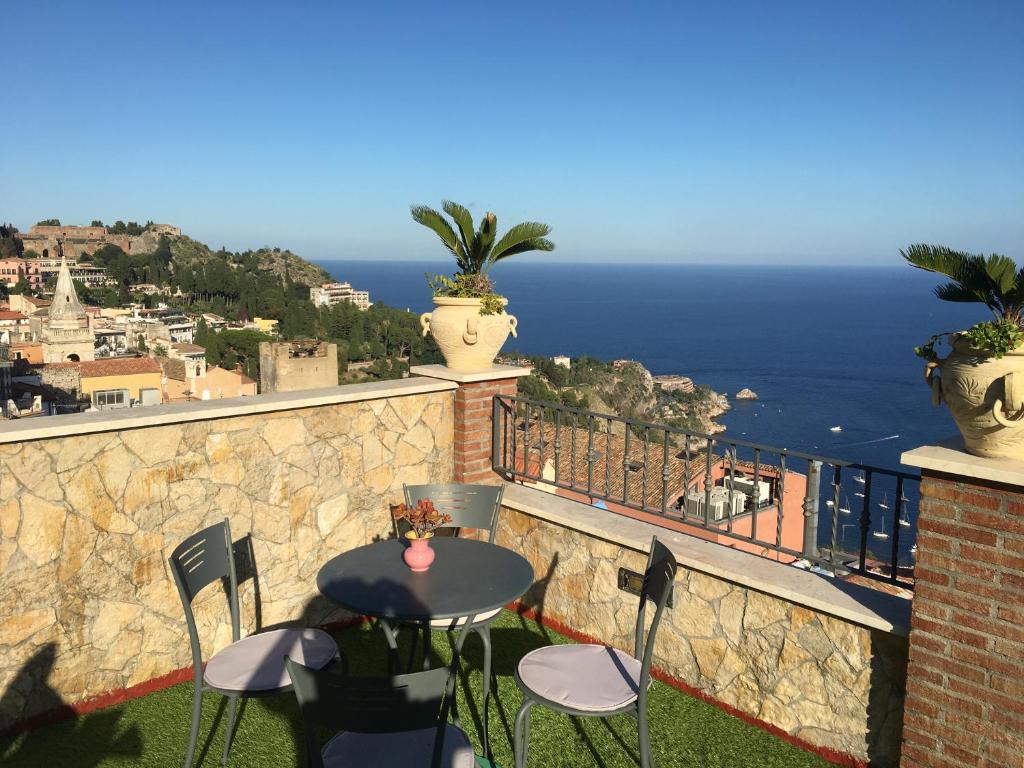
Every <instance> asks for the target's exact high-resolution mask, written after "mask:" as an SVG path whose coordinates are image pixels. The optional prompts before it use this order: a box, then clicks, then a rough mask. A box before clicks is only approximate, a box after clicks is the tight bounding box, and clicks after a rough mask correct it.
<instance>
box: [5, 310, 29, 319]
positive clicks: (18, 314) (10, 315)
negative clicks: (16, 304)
mask: <svg viewBox="0 0 1024 768" xmlns="http://www.w3.org/2000/svg"><path fill="white" fill-rule="evenodd" d="M0 320H28V315H24V314H22V313H21V312H9V311H7V310H0Z"/></svg>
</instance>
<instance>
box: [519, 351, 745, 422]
mask: <svg viewBox="0 0 1024 768" xmlns="http://www.w3.org/2000/svg"><path fill="white" fill-rule="evenodd" d="M520 359H523V358H522V357H520ZM525 359H527V360H529V362H530V363H532V364H533V367H534V373H533V374H531V375H530V376H526V377H524V378H522V379H520V380H519V390H520V394H522V395H523V396H524V397H528V398H531V399H535V400H546V401H552V402H561V403H562V404H564V405H569V406H573V407H581V408H585V409H587V410H591V411H595V412H597V413H602V414H608V415H610V416H620V417H623V418H627V419H634V420H636V421H646V422H652V423H656V424H668V425H671V426H675V427H679V428H681V429H684V430H686V431H688V432H693V433H698V434H715V433H718V432H722V431H723V430H724V429H725V427H723V426H722V425H721V424H718V423H717V422H715V418H716V417H718V416H720V415H722V414H723V413H725V412H726V411H727V410H729V402H728V400H727V399H726V397H725V396H724V395H721V394H719V393H718V392H715V391H714V390H712V389H711V388H710V387H707V386H697V387H694V388H693V391H687V392H683V391H679V390H674V389H671V388H663V387H662V386H660V385H659V384H657V383H656V382H655V381H654V378H653V377H652V375H651V372H650V371H648V370H647V368H645V367H644V366H643V365H641V364H640V363H638V362H636V361H623V362H620V363H617V364H612V363H606V362H603V361H601V360H596V359H594V358H591V357H579V358H577V359H575V360H573V361H572V367H571V368H563V367H561V366H558V365H555V364H554V363H553V362H552V361H551V359H550V358H547V357H539V356H526V357H525ZM623 429H624V428H623V427H622V425H620V424H613V425H612V432H613V433H614V434H621V433H623Z"/></svg>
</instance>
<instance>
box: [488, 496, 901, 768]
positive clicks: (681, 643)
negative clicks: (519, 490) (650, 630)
mask: <svg viewBox="0 0 1024 768" xmlns="http://www.w3.org/2000/svg"><path fill="white" fill-rule="evenodd" d="M508 495H509V494H508V493H506V497H507V496H508ZM579 506H580V507H581V508H582V509H589V507H584V506H583V505H579ZM606 514H607V513H606ZM499 526H500V527H499V534H498V542H499V543H500V544H503V545H505V546H509V547H512V548H515V549H517V550H518V551H520V552H522V553H523V554H524V555H525V556H526V557H528V558H529V560H530V562H531V563H532V565H533V567H534V571H535V572H536V574H537V577H538V579H539V581H538V583H537V585H536V586H535V587H534V588H533V590H532V591H531V592H530V593H529V594H528V595H527V596H526V597H524V600H523V603H524V606H525V607H527V608H531V609H533V610H536V611H537V612H538V613H540V614H541V615H542V617H544V618H548V619H553V620H555V621H557V622H559V623H561V624H564V625H567V626H568V627H570V628H572V629H574V630H576V631H577V632H579V633H581V634H583V635H586V636H589V637H592V638H597V639H599V640H601V641H603V642H608V643H610V644H613V645H615V646H617V647H619V648H622V649H625V650H628V651H629V652H631V653H632V650H633V647H632V646H633V629H634V622H635V620H636V610H637V598H636V597H635V596H632V595H629V594H627V593H625V592H622V591H620V590H619V589H618V588H617V575H618V569H619V568H620V567H626V568H629V569H632V570H634V571H638V572H643V569H644V567H645V565H646V562H647V556H646V554H644V553H642V552H640V551H638V550H636V549H632V548H629V547H625V546H622V545H620V544H617V543H613V542H611V541H607V540H604V539H602V538H598V537H597V536H594V535H591V534H587V533H582V532H581V531H580V530H576V529H574V528H570V527H565V526H563V525H559V524H556V523H553V522H548V521H546V520H541V519H538V518H537V517H535V516H532V515H530V514H527V513H525V512H522V511H517V510H515V509H511V508H505V509H504V510H503V511H502V516H501V519H500V523H499ZM722 551H723V552H725V551H727V550H725V548H723V549H722ZM743 557H747V556H746V555H743ZM749 557H751V558H753V556H749ZM770 565H771V566H772V567H774V568H781V569H784V570H786V571H787V572H790V573H792V572H793V571H792V569H786V568H785V566H781V565H778V564H775V563H771V564H770ZM796 575H799V576H806V577H808V578H814V577H813V576H811V574H804V573H799V572H796ZM655 654H656V655H655V665H656V666H657V667H659V668H660V669H661V670H662V671H663V672H665V673H667V674H668V675H669V676H671V677H673V678H675V679H676V680H679V681H681V682H682V683H684V684H685V685H686V686H689V687H691V688H693V689H696V690H698V691H700V692H701V693H703V694H706V695H707V696H709V697H711V698H712V699H715V700H717V701H718V702H721V703H724V704H726V705H728V706H729V707H732V708H735V709H736V710H738V711H739V712H741V713H744V714H746V715H749V716H751V717H754V718H756V719H758V720H760V721H762V722H764V723H767V724H769V725H771V726H775V727H777V728H779V729H781V730H782V731H784V732H785V733H787V734H789V735H791V736H793V737H796V738H798V739H800V740H801V741H803V742H805V743H808V744H810V745H813V746H815V747H819V748H822V749H824V750H826V751H834V752H837V753H841V754H842V755H845V756H849V757H852V758H854V760H855V761H857V762H867V761H869V760H870V762H871V765H872V766H895V765H897V764H898V763H899V740H900V730H901V726H902V706H903V696H904V694H903V689H904V680H905V675H906V663H907V640H906V638H905V637H901V636H897V635H895V634H891V633H888V632H884V631H880V630H877V629H869V628H867V627H864V626H860V625H857V624H855V623H852V622H850V621H846V620H843V619H840V618H836V617H834V616H830V615H827V614H825V613H822V612H820V611H814V610H810V609H808V608H805V607H802V606H800V605H797V604H794V603H793V602H790V601H788V600H784V599H780V598H778V597H774V596H772V595H769V594H765V593H763V592H760V591H757V590H754V589H751V588H748V587H745V586H741V585H740V584H738V583H733V582H730V581H728V580H725V579H722V578H718V577H715V576H709V575H706V574H705V573H701V572H699V571H696V570H687V569H686V568H685V567H684V568H680V572H679V575H678V577H677V581H676V588H675V592H674V607H673V608H672V609H671V610H668V611H667V612H666V617H665V619H663V621H662V624H661V628H660V630H659V634H658V637H657V642H656V646H655ZM680 727H686V724H680Z"/></svg>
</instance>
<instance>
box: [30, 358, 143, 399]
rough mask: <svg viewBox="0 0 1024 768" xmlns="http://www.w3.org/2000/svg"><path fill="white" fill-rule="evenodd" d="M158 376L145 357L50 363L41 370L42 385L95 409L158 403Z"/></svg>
mask: <svg viewBox="0 0 1024 768" xmlns="http://www.w3.org/2000/svg"><path fill="white" fill-rule="evenodd" d="M161 378H162V373H161V371H160V366H159V364H157V362H156V361H155V360H153V359H152V358H149V357H122V358H113V359H109V360H89V361H83V362H74V361H68V362H62V363H50V364H47V365H45V366H43V370H42V382H43V384H44V385H48V386H50V387H52V388H53V389H55V390H58V391H60V392H61V393H63V394H64V395H65V397H68V398H77V399H78V400H81V401H88V402H89V405H91V406H92V407H93V408H96V409H98V410H111V409H116V408H132V407H136V406H143V405H159V404H160V403H161V402H163V387H162V382H161Z"/></svg>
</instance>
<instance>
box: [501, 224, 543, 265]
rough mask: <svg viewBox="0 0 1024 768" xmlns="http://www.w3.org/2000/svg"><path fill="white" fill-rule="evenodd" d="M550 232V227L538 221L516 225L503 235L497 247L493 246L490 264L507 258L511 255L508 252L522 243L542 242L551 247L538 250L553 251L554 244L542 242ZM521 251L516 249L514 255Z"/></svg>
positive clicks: (521, 251)
mask: <svg viewBox="0 0 1024 768" xmlns="http://www.w3.org/2000/svg"><path fill="white" fill-rule="evenodd" d="M550 232H551V227H549V226H548V225H547V224H541V223H540V222H538V221H524V222H523V223H522V224H516V225H515V226H514V227H512V229H510V230H509V231H508V232H506V233H505V236H504V237H502V238H501V240H499V241H498V243H497V245H495V246H494V250H493V251H492V252H491V262H492V263H493V262H495V261H499V260H501V259H503V258H505V257H507V256H511V255H513V254H512V253H509V251H510V250H512V249H513V248H515V247H516V246H519V245H521V244H523V243H526V242H530V241H536V242H540V241H543V242H544V243H548V244H550V245H551V248H542V249H539V250H547V251H550V250H553V249H554V244H551V242H550V241H549V240H544V238H545V236H546V235H548V234H549V233H550ZM525 250H538V249H533V248H527V249H525ZM523 252H524V250H523V249H518V250H516V251H514V253H523Z"/></svg>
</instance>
